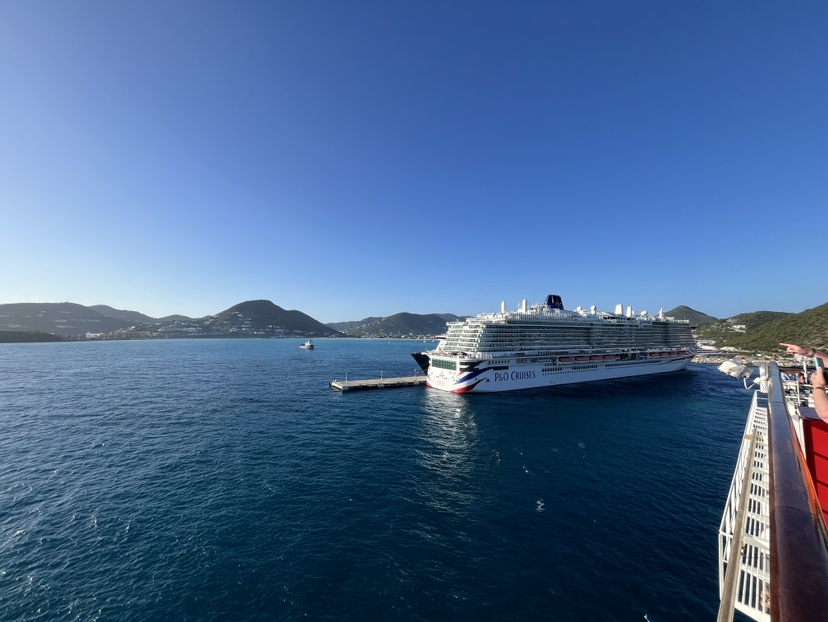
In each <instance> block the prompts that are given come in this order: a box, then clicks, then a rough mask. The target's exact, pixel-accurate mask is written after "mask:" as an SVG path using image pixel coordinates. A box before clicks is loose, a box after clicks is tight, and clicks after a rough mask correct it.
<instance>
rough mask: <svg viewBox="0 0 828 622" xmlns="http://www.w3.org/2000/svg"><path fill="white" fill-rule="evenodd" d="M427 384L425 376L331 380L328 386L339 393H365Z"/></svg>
mask: <svg viewBox="0 0 828 622" xmlns="http://www.w3.org/2000/svg"><path fill="white" fill-rule="evenodd" d="M425 383H426V377H425V376H401V377H398V378H367V379H365V380H331V381H330V382H329V383H328V385H329V386H330V387H331V388H332V389H336V390H337V391H343V392H344V391H365V390H367V389H397V388H399V387H419V386H421V385H424V384H425Z"/></svg>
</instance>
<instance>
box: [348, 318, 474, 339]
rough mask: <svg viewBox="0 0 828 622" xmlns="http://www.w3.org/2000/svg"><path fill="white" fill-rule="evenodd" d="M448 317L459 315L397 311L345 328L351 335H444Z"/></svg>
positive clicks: (450, 319) (452, 319) (451, 319)
mask: <svg viewBox="0 0 828 622" xmlns="http://www.w3.org/2000/svg"><path fill="white" fill-rule="evenodd" d="M446 319H448V320H449V321H454V320H456V319H458V316H456V315H452V314H450V313H443V314H437V313H432V314H428V315H418V314H416V313H397V314H395V315H390V316H388V317H386V318H382V319H380V320H378V321H376V322H373V323H371V324H363V325H362V326H358V327H356V328H351V329H348V330H345V331H344V332H345V334H346V335H348V336H349V337H419V336H420V335H423V336H434V335H442V334H443V333H445V332H446Z"/></svg>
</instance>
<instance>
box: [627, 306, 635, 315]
mask: <svg viewBox="0 0 828 622" xmlns="http://www.w3.org/2000/svg"><path fill="white" fill-rule="evenodd" d="M633 315H635V312H634V311H633V308H632V307H627V317H632V316H633Z"/></svg>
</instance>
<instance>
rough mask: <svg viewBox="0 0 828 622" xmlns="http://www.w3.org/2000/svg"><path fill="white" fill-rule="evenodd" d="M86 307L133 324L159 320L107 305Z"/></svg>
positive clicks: (151, 322)
mask: <svg viewBox="0 0 828 622" xmlns="http://www.w3.org/2000/svg"><path fill="white" fill-rule="evenodd" d="M87 309H92V310H93V311H97V312H98V313H100V314H101V315H103V316H104V317H114V318H118V319H119V320H124V321H125V322H132V323H133V324H158V323H159V322H160V320H158V319H156V318H154V317H150V316H148V315H144V314H143V313H138V312H137V311H123V310H121V309H113V308H112V307H110V306H107V305H92V306H89V307H87ZM182 317H183V316H182Z"/></svg>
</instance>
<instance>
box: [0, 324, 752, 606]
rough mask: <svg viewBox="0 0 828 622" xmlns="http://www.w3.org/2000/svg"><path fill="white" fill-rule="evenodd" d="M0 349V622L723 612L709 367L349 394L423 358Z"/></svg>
mask: <svg viewBox="0 0 828 622" xmlns="http://www.w3.org/2000/svg"><path fill="white" fill-rule="evenodd" d="M299 343H300V341H299V340H194V341H137V342H97V343H67V344H22V345H2V346H0V619H2V620H4V621H7V620H118V621H123V620H135V621H138V620H141V621H144V620H199V621H203V620H216V621H218V620H222V621H223V620H299V619H303V620H304V619H309V620H442V619H454V620H479V619H491V620H531V619H545V620H602V621H603V620H631V621H632V620H636V621H640V620H643V617H644V614H645V613H647V614H648V616H649V618H650V619H651V620H653V621H655V622H666V621H673V620H702V619H714V617H715V613H716V610H717V606H718V597H717V566H716V564H717V561H716V533H717V529H718V523H719V519H720V516H721V510H722V507H723V504H724V501H725V496H726V494H727V489H728V486H729V483H730V477H731V474H732V469H733V465H734V463H735V460H736V453H737V451H738V445H739V441H740V435H741V432H742V429H743V427H744V418H745V415H746V412H747V407H748V402H749V395H748V394H747V392H745V391H744V389H742V388H741V385H739V384H737V383H736V382H735V381H733V380H732V379H729V378H727V377H726V376H724V375H722V374H720V373H718V372H717V371H716V370H715V369H714V368H710V367H702V366H693V367H691V368H689V369H688V370H686V371H685V372H681V373H677V374H671V375H669V376H663V377H653V378H645V379H635V380H628V381H614V382H604V383H600V384H595V385H583V386H581V387H580V388H577V387H576V388H572V387H570V388H558V389H549V390H536V391H529V392H517V393H504V394H489V395H465V396H456V395H452V394H446V393H442V392H439V391H436V390H428V389H424V388H422V387H419V388H405V389H385V390H377V391H368V392H362V393H350V394H347V393H346V394H340V393H337V392H334V391H332V390H330V389H329V388H328V386H327V382H328V381H329V380H332V379H334V378H343V377H344V376H345V373H346V372H347V373H348V375H349V377H350V378H357V377H376V376H379V375H380V373H382V374H383V375H385V376H393V375H409V374H412V373H413V372H414V370H415V368H416V364H415V363H414V361H413V359H411V357H410V356H409V353H410V352H411V351H413V350H414V349H418V348H419V349H422V348H423V347H425V344H416V343H414V342H400V341H395V342H386V341H368V340H320V341H318V342H317V349H316V350H315V351H312V352H306V351H304V350H300V349H299V347H298V346H299Z"/></svg>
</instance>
